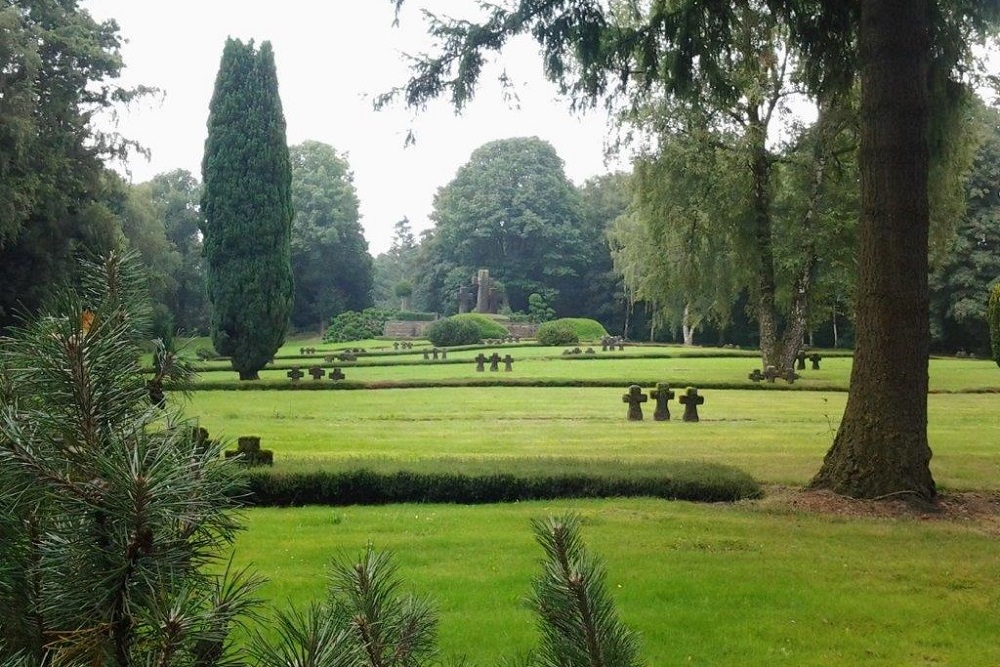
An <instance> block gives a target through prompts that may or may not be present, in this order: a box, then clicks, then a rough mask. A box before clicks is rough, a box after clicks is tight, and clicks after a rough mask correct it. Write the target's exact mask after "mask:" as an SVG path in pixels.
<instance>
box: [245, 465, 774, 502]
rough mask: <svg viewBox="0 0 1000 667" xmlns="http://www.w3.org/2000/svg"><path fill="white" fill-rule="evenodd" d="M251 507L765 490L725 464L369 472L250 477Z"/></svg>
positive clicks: (684, 496) (720, 497)
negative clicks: (662, 468)
mask: <svg viewBox="0 0 1000 667" xmlns="http://www.w3.org/2000/svg"><path fill="white" fill-rule="evenodd" d="M247 481H248V485H249V492H250V494H249V498H248V501H249V502H250V503H252V504H254V505H258V506H278V507H289V506H293V507H295V506H301V505H383V504H388V503H461V504H480V503H509V502H519V501H527V500H545V499H555V498H614V497H626V496H629V497H637V496H650V497H655V498H668V499H672V500H690V501H701V502H733V501H736V500H743V499H746V498H756V497H758V496H759V495H760V494H761V493H762V491H761V488H760V485H759V484H758V483H757V482H756V481H754V480H753V479H752V478H751V477H750V476H749V475H747V474H746V473H744V472H742V471H739V470H736V469H734V468H730V467H727V466H718V465H703V466H684V465H676V466H673V467H671V469H670V470H669V472H668V473H666V474H662V475H652V476H628V475H622V474H620V472H618V471H613V470H612V471H609V472H607V473H585V472H561V471H558V470H556V471H551V472H547V471H544V470H538V471H534V472H524V473H494V474H473V473H467V472H462V471H454V472H440V471H418V470H400V471H395V472H381V471H377V470H371V469H367V468H363V467H362V468H359V469H356V470H345V471H308V472H305V471H303V472H282V471H280V470H255V471H252V472H248V473H247Z"/></svg>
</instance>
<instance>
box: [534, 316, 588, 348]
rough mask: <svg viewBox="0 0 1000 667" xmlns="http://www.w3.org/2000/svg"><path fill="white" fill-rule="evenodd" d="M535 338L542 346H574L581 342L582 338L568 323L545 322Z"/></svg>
mask: <svg viewBox="0 0 1000 667" xmlns="http://www.w3.org/2000/svg"><path fill="white" fill-rule="evenodd" d="M535 338H536V339H537V340H538V342H539V343H541V344H542V345H550V346H552V345H572V344H574V343H579V342H580V336H579V334H577V333H576V329H574V328H573V327H572V326H571V325H570V324H569V323H568V322H561V321H555V322H543V323H542V324H541V326H539V327H538V331H536V332H535Z"/></svg>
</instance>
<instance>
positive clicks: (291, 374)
mask: <svg viewBox="0 0 1000 667" xmlns="http://www.w3.org/2000/svg"><path fill="white" fill-rule="evenodd" d="M285 375H286V376H288V379H289V380H291V381H292V383H293V384H294V383H295V382H298V381H299V380H301V379H302V378H303V377H305V373H303V372H302V371H301V370H299V367H298V366H296V367H295V368H293V369H292V370H290V371H288V372H287V373H285Z"/></svg>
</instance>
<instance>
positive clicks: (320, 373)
mask: <svg viewBox="0 0 1000 667" xmlns="http://www.w3.org/2000/svg"><path fill="white" fill-rule="evenodd" d="M309 375H312V378H313V380H322V379H323V378H325V377H326V371H325V370H323V369H322V368H320V367H319V366H313V367H312V368H310V369H309Z"/></svg>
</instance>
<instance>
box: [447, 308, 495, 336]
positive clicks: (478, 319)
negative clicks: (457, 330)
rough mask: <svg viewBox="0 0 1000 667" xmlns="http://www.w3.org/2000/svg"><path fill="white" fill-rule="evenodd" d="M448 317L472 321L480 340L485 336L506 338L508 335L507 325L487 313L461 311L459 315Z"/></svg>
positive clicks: (460, 320)
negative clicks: (477, 330)
mask: <svg viewBox="0 0 1000 667" xmlns="http://www.w3.org/2000/svg"><path fill="white" fill-rule="evenodd" d="M448 319H450V320H457V321H459V322H472V323H473V324H475V325H476V327H477V328H478V329H479V338H480V340H482V339H485V338H506V337H507V336H509V335H510V331H509V330H508V329H507V327H505V326H504V325H502V324H500V323H499V322H497V321H496V320H494V319H493V318H492V317H489V316H488V315H482V314H480V313H462V314H461V315H452V316H451V317H449V318H448Z"/></svg>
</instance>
